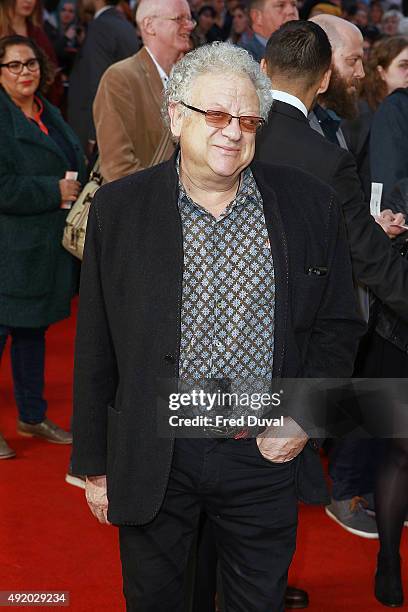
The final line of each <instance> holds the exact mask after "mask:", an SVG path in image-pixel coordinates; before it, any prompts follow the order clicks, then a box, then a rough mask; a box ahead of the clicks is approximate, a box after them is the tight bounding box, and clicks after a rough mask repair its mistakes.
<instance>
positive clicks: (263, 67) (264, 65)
mask: <svg viewBox="0 0 408 612" xmlns="http://www.w3.org/2000/svg"><path fill="white" fill-rule="evenodd" d="M260 67H261V70H262V72H263V73H264V74H268V71H267V69H266V59H265V58H262V59H261V63H260Z"/></svg>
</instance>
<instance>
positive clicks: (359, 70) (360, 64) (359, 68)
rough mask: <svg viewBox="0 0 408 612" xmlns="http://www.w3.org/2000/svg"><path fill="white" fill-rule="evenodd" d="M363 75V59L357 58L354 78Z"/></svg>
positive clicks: (359, 77)
mask: <svg viewBox="0 0 408 612" xmlns="http://www.w3.org/2000/svg"><path fill="white" fill-rule="evenodd" d="M364 77H365V72H364V66H363V61H362V60H359V61H358V62H357V64H356V69H355V72H354V78H356V79H364Z"/></svg>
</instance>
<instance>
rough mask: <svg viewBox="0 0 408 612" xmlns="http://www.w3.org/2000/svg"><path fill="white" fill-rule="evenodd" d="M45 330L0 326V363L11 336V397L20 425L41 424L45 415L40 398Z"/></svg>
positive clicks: (41, 393) (43, 401) (42, 387)
mask: <svg viewBox="0 0 408 612" xmlns="http://www.w3.org/2000/svg"><path fill="white" fill-rule="evenodd" d="M46 330H47V328H46V327H39V328H34V329H31V328H25V327H6V326H3V325H0V359H1V356H2V354H3V350H4V347H5V345H6V342H7V337H8V336H11V367H12V372H13V382H14V397H15V399H16V404H17V407H18V412H19V417H20V421H24V422H25V423H33V424H35V423H41V422H42V421H43V420H44V419H45V413H46V411H47V402H46V401H45V400H44V398H43V392H44V364H45V332H46Z"/></svg>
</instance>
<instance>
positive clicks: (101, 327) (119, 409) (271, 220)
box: [73, 158, 365, 524]
mask: <svg viewBox="0 0 408 612" xmlns="http://www.w3.org/2000/svg"><path fill="white" fill-rule="evenodd" d="M253 172H254V176H255V180H256V182H257V185H258V187H259V190H260V192H261V194H262V197H263V202H264V212H265V218H266V224H267V228H268V233H269V239H270V244H271V248H272V254H273V261H274V268H275V282H276V287H275V290H276V303H275V307H276V311H275V343H274V358H273V376H274V377H279V376H281V377H299V376H305V377H326V376H328V377H348V376H350V375H351V373H352V370H353V363H354V357H355V352H356V349H357V345H358V341H359V337H360V336H361V334H362V333H363V332H364V330H365V326H364V325H363V324H362V322H361V320H360V318H359V316H358V314H357V311H356V302H355V296H354V290H353V284H352V273H351V265H350V261H349V252H348V245H347V241H346V237H345V234H344V227H343V222H342V219H341V213H340V210H339V207H338V206H337V203H336V201H335V196H334V193H333V192H332V190H331V189H330V188H329V187H327V186H326V185H324V184H323V183H321V182H320V181H317V180H316V179H314V178H313V177H311V176H309V175H306V174H304V173H302V172H300V171H299V170H297V169H292V168H285V167H271V166H265V165H264V164H253ZM177 200H178V180H177V173H176V170H175V160H174V158H173V159H171V160H170V161H168V162H166V163H164V164H160V165H158V166H155V167H153V168H150V169H147V170H144V171H141V172H137V173H135V174H133V175H131V176H129V177H126V178H124V179H120V180H118V181H114V182H113V183H109V184H107V185H105V186H103V187H102V188H101V189H100V190H99V191H98V192H97V195H96V197H95V199H94V202H93V205H92V208H91V213H90V217H89V221H88V228H87V237H86V245H85V254H84V261H83V266H82V275H81V290H80V306H79V315H78V330H77V338H76V359H75V384H74V422H73V432H74V447H73V470H74V471H75V472H76V473H78V474H87V475H98V474H99V475H101V474H107V477H108V498H109V519H110V521H111V522H113V523H115V524H143V523H147V522H149V521H150V520H152V519H153V518H154V516H155V515H156V514H157V512H158V510H159V508H160V506H161V503H162V501H163V496H164V494H165V490H166V486H167V482H168V475H169V470H170V464H171V459H172V452H173V440H170V439H164V438H161V439H160V438H159V437H158V434H157V428H156V406H157V397H158V381H157V379H158V378H160V379H164V378H167V379H168V378H172V377H177V373H178V358H179V348H180V320H179V317H180V311H181V299H182V275H183V238H182V227H181V219H180V215H179V211H178V206H177ZM310 266H323V267H327V269H328V273H327V274H326V275H325V276H320V277H319V276H317V275H308V274H306V270H307V269H308V268H309V267H310ZM297 491H298V496H299V498H300V499H302V500H304V501H308V502H310V503H324V502H326V501H327V491H326V487H325V482H324V476H323V472H322V468H321V464H320V458H319V455H318V452H317V451H316V449H314V448H312V445H311V444H308V445H307V446H306V448H305V450H304V451H303V452H302V453H301V455H300V457H299V460H298V461H297Z"/></svg>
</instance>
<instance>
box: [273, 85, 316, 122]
mask: <svg viewBox="0 0 408 612" xmlns="http://www.w3.org/2000/svg"><path fill="white" fill-rule="evenodd" d="M272 95H273V99H274V100H279V102H286V104H290V105H291V106H294V107H295V108H297V109H298V110H300V111H301V113H303V114H304V116H305V117H306V118H307V115H308V112H307V108H306V106H305V105H304V104H303V102H302V100H299V98H297V97H296V96H293V95H292V94H290V93H287V92H286V91H281V90H280V89H272Z"/></svg>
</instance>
